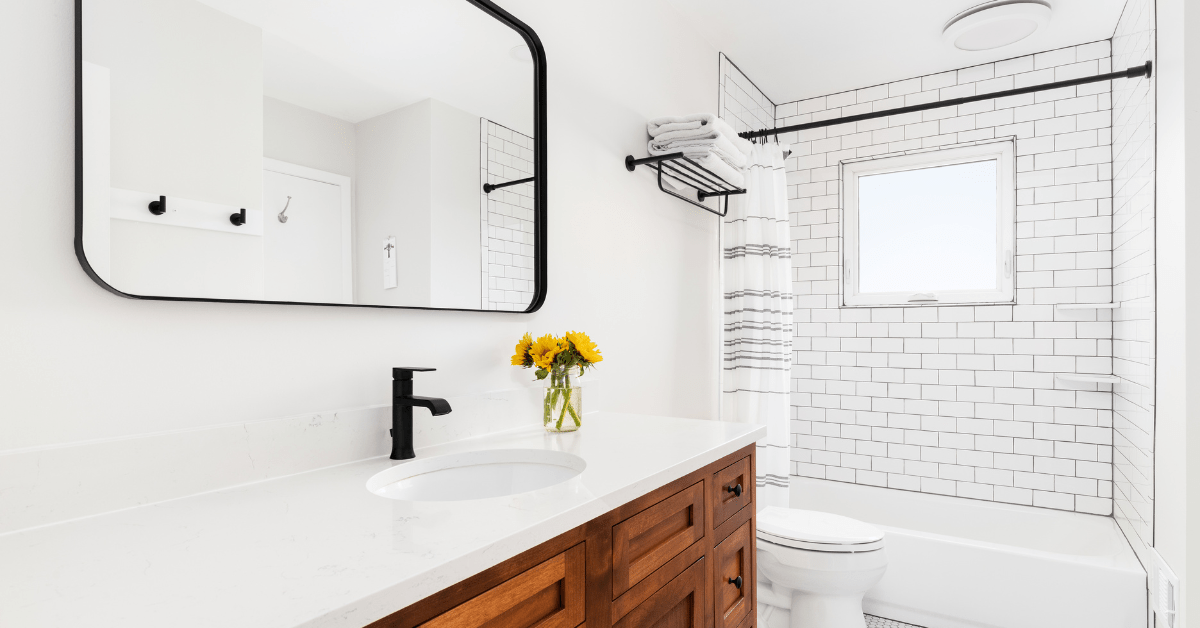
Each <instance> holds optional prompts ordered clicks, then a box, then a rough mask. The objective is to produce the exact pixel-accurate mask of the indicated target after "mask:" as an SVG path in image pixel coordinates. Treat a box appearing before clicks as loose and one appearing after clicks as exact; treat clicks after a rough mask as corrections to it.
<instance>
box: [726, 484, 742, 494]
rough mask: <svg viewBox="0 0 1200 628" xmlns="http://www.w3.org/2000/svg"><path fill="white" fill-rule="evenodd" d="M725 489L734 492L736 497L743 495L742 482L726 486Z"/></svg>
mask: <svg viewBox="0 0 1200 628" xmlns="http://www.w3.org/2000/svg"><path fill="white" fill-rule="evenodd" d="M725 490H726V491H727V492H729V493H733V496H734V497H741V496H742V485H741V484H736V485H734V486H726V487H725Z"/></svg>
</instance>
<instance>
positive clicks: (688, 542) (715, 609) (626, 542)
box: [370, 445, 756, 628]
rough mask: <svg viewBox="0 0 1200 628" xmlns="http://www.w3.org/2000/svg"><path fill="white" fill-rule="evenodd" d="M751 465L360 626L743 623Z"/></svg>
mask: <svg viewBox="0 0 1200 628" xmlns="http://www.w3.org/2000/svg"><path fill="white" fill-rule="evenodd" d="M754 463H755V460H754V446H753V445H750V446H748V447H745V448H743V449H741V450H740V451H738V452H736V453H734V454H732V455H729V456H726V457H725V458H722V459H721V460H718V461H717V462H714V463H712V464H710V465H708V466H706V467H704V468H702V469H699V470H697V471H695V472H692V473H689V474H688V475H686V476H684V477H682V478H679V479H678V480H675V481H674V482H671V483H669V484H667V485H666V486H663V487H662V488H659V489H657V490H654V491H652V492H650V493H649V494H647V495H644V496H642V497H640V498H638V499H635V500H633V501H632V502H630V503H627V504H625V505H623V506H621V507H619V508H616V509H614V510H612V511H609V512H608V513H606V514H604V515H601V516H599V517H597V518H595V519H593V520H591V521H589V522H588V523H586V524H584V525H581V526H579V527H577V528H575V529H573V530H570V531H569V532H566V533H565V534H562V535H560V536H558V537H555V538H553V539H551V540H549V541H547V542H545V543H543V544H541V545H539V546H537V547H534V548H533V549H530V550H528V551H526V552H524V553H522V554H520V555H518V556H516V557H514V558H512V559H510V560H507V561H505V562H503V563H501V564H499V565H496V566H495V567H492V568H490V569H488V570H486V571H483V572H482V573H479V574H476V575H475V576H472V577H470V578H468V579H466V580H464V581H462V582H459V583H458V584H455V585H453V586H451V587H449V588H447V589H444V590H442V591H440V592H438V593H435V594H434V595H431V596H429V597H428V598H425V599H423V600H421V601H419V602H417V603H415V604H413V605H411V606H409V607H407V608H404V609H402V610H399V611H397V612H395V613H392V614H391V615H389V616H387V617H384V618H383V619H380V620H379V621H376V622H374V623H372V624H370V628H415V627H416V626H422V627H424V628H532V627H534V626H536V627H537V628H577V627H579V626H584V625H586V626H588V627H589V628H609V627H614V628H651V627H661V628H751V627H752V626H753V625H754V621H755V616H756V612H755V599H754V591H755V585H754V574H755V563H754V539H755V534H754V531H755V513H754V510H755V509H754ZM480 525H487V522H486V521H481V522H480Z"/></svg>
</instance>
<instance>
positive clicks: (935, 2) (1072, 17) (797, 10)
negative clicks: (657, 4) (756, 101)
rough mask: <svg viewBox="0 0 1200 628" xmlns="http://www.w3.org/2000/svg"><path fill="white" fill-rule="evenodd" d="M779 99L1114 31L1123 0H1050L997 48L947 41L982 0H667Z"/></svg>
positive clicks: (1096, 37) (855, 86)
mask: <svg viewBox="0 0 1200 628" xmlns="http://www.w3.org/2000/svg"><path fill="white" fill-rule="evenodd" d="M666 1H667V3H668V4H670V5H671V6H672V7H674V8H675V9H676V10H677V11H678V12H679V13H680V14H681V16H682V17H683V19H684V20H685V21H686V22H688V23H690V24H691V25H692V27H693V28H694V29H695V30H697V31H698V32H699V33H700V34H701V35H702V36H703V37H704V38H705V39H707V40H708V41H709V43H711V44H712V45H713V46H715V47H716V48H717V49H718V50H720V51H721V52H724V53H725V54H726V55H728V56H729V58H730V59H731V60H732V61H733V62H734V63H735V64H737V66H738V67H739V68H741V70H742V71H743V72H745V73H746V75H747V76H748V77H749V78H750V80H752V81H754V83H755V85H757V86H758V87H759V89H761V90H763V92H764V93H765V94H766V95H767V97H768V98H770V99H771V100H772V101H774V102H775V103H776V104H782V103H786V102H792V101H795V100H802V99H804V98H812V97H814V96H822V95H825V94H835V93H837V92H842V91H846V90H850V89H858V88H861V87H870V86H872V85H878V84H880V83H888V82H891V81H898V80H901V79H906V78H912V77H915V76H923V75H925V74H936V73H938V72H945V71H947V70H954V69H957V68H962V67H967V66H971V65H976V64H980V63H989V62H992V61H999V60H1001V59H1008V58H1011V57H1019V56H1021V55H1026V54H1030V53H1034V52H1042V51H1045V50H1053V49H1055V48H1062V47H1064V46H1071V45H1075V44H1082V43H1087V42H1091V41H1096V40H1100V39H1108V38H1110V37H1112V34H1113V31H1114V29H1115V28H1116V25H1117V20H1118V19H1119V18H1120V16H1121V10H1122V9H1123V8H1124V6H1125V0H1049V2H1050V4H1051V6H1052V8H1053V13H1052V15H1051V18H1050V23H1049V24H1048V25H1047V26H1046V27H1045V28H1043V29H1041V30H1040V31H1038V32H1036V33H1034V34H1033V35H1031V36H1029V37H1027V38H1025V39H1024V40H1022V41H1019V42H1017V43H1015V44H1011V45H1009V46H1005V47H1003V48H999V49H996V50H988V51H982V52H968V51H964V50H958V49H957V48H955V47H954V46H952V45H948V44H944V43H943V42H942V39H941V34H942V28H943V27H944V26H945V25H946V22H947V21H949V20H950V18H952V17H954V16H955V15H957V14H958V13H959V12H961V11H964V10H966V9H969V8H971V7H974V6H977V5H979V4H981V2H982V0H754V1H752V2H732V1H730V0H666Z"/></svg>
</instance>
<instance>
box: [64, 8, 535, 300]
mask: <svg viewBox="0 0 1200 628" xmlns="http://www.w3.org/2000/svg"><path fill="white" fill-rule="evenodd" d="M466 2H470V3H471V4H473V5H475V6H476V7H477V8H479V9H480V10H481V11H483V12H484V13H487V14H488V15H491V16H492V17H493V18H495V19H496V20H498V21H499V22H501V23H502V24H504V25H506V26H508V27H509V28H511V29H513V30H515V31H517V33H518V34H520V35H521V37H522V38H523V39H524V40H525V43H526V44H527V45H528V46H529V49H530V52H531V53H532V56H533V73H534V80H533V92H534V93H533V125H534V138H533V146H534V155H533V173H534V175H533V176H534V181H533V192H534V199H533V212H534V227H533V255H534V284H533V285H534V290H533V299H532V300H531V301H530V303H529V307H528V308H526V309H524V310H522V311H520V312H513V311H508V310H480V309H468V308H447V307H417V306H406V305H370V304H359V303H307V302H300V301H254V300H248V299H206V298H200V297H195V298H192V297H160V296H146V295H140V294H129V293H126V292H122V291H120V290H118V289H116V288H114V287H113V286H111V285H109V284H108V282H106V281H104V280H103V279H101V278H100V276H99V275H97V274H96V271H95V270H93V269H92V265H91V264H90V263H89V262H88V260H87V255H86V254H85V253H84V250H83V0H75V257H76V258H78V259H79V265H80V266H82V267H83V271H84V272H85V273H87V275H88V277H91V278H92V281H95V282H96V283H97V284H99V285H100V287H102V288H104V289H105V290H108V291H109V292H111V293H113V294H115V295H118V296H122V297H125V298H128V299H141V300H147V301H201V302H209V303H265V304H272V305H316V306H334V307H370V308H383V309H393V310H433V311H440V312H489V313H493V312H494V313H503V314H528V313H531V312H536V311H538V310H539V309H541V307H542V305H543V304H544V303H545V302H546V284H547V277H548V272H547V257H548V256H547V254H546V252H547V237H546V191H547V185H546V165H547V163H548V160H547V158H546V145H547V142H546V119H547V118H546V50H545V49H544V48H543V47H542V40H541V39H539V38H538V36H537V33H535V32H533V29H532V28H530V27H529V26H528V25H526V24H525V23H524V22H522V21H521V20H518V19H517V18H516V17H513V15H512V14H510V13H509V12H507V11H505V10H504V9H502V8H500V7H499V6H497V5H496V4H495V3H494V2H492V1H491V0H466Z"/></svg>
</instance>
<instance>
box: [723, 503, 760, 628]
mask: <svg viewBox="0 0 1200 628" xmlns="http://www.w3.org/2000/svg"><path fill="white" fill-rule="evenodd" d="M751 523H752V521H747V522H746V523H743V524H742V525H741V527H739V528H738V529H737V530H736V531H734V533H733V534H730V535H729V538H727V539H725V540H724V541H721V543H720V545H717V547H716V549H715V550H714V551H713V556H714V560H713V565H714V570H713V601H714V603H715V605H716V628H737V626H738V625H740V624H741V623H742V622H743V621H744V620H745V619H746V617H747V616H748V615H749V614H750V613H751V611H752V610H753V608H754V604H753V603H752V600H751V599H750V595H751V592H752V591H753V589H754V569H753V565H754V562H753V558H754V556H753V553H754V544H753V542H752V539H753V537H754V531H753V530H752V529H751Z"/></svg>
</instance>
